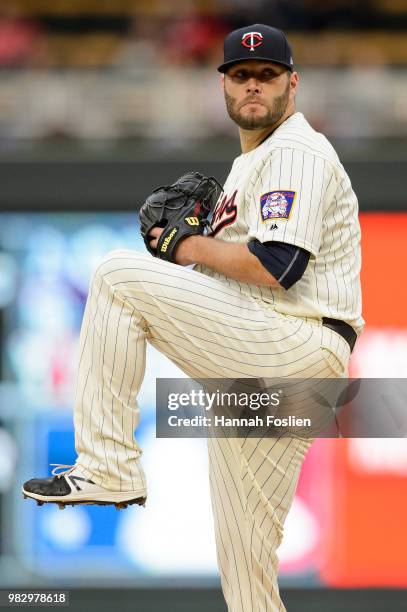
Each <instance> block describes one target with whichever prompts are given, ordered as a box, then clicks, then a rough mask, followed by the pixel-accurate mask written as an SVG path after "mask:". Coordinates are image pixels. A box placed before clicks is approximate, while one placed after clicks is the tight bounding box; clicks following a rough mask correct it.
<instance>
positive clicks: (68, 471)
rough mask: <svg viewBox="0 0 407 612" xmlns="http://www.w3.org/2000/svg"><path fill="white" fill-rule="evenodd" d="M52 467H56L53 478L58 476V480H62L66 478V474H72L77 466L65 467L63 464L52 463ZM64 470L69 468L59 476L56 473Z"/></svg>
mask: <svg viewBox="0 0 407 612" xmlns="http://www.w3.org/2000/svg"><path fill="white" fill-rule="evenodd" d="M50 465H55V466H56V467H54V469H53V470H52V475H53V476H58V478H61V476H65V474H70V473H71V472H72V470H74V469H75V467H76V466H75V465H64V464H63V463H50ZM62 468H68V469H66V470H65V471H64V472H60V473H59V474H57V473H56V472H57V471H58V470H61V469H62Z"/></svg>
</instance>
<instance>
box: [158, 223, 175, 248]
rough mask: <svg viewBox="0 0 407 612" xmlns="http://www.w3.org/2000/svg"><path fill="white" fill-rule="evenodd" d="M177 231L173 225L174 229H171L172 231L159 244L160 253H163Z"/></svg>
mask: <svg viewBox="0 0 407 612" xmlns="http://www.w3.org/2000/svg"><path fill="white" fill-rule="evenodd" d="M177 232H178V230H177V228H176V227H174V229H173V230H172V232H171V233H170V234H168V236H167V237H166V238H165V239H164V242H163V244H162V246H161V253H165V252H166V250H167V249H168V245H169V244H170V242H171V240H172V239H173V238H174V236H175V234H176V233H177Z"/></svg>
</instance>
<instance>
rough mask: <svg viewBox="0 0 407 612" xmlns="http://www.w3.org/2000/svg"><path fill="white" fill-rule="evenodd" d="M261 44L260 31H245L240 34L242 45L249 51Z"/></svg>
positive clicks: (261, 35)
mask: <svg viewBox="0 0 407 612" xmlns="http://www.w3.org/2000/svg"><path fill="white" fill-rule="evenodd" d="M262 44H263V34H262V33H261V32H246V34H243V36H242V45H243V46H244V47H246V48H247V49H250V51H254V49H255V47H259V46H260V45H262Z"/></svg>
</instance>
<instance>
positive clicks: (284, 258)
mask: <svg viewBox="0 0 407 612" xmlns="http://www.w3.org/2000/svg"><path fill="white" fill-rule="evenodd" d="M247 246H248V247H249V250H250V252H251V253H253V255H255V256H256V257H257V258H258V259H259V260H260V262H261V263H262V265H263V266H264V267H265V268H266V270H268V272H270V274H272V275H273V276H274V278H275V279H276V280H278V282H279V283H280V285H281V286H282V287H284V289H290V287H292V286H293V285H294V284H295V283H296V282H297V281H299V280H300V278H301V276H302V275H303V274H304V272H305V269H306V267H307V265H308V262H309V258H310V253H309V252H308V251H306V250H305V249H302V248H301V247H297V246H294V245H293V244H286V243H285V242H259V240H251V241H250V242H249V243H248V245H247Z"/></svg>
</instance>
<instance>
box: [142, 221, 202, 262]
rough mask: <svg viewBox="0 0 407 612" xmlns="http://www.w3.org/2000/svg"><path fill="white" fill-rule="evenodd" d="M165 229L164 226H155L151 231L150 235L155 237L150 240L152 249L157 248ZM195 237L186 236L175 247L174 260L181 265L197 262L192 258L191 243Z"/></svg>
mask: <svg viewBox="0 0 407 612" xmlns="http://www.w3.org/2000/svg"><path fill="white" fill-rule="evenodd" d="M163 231H164V228H162V227H153V229H152V230H151V232H149V234H148V235H149V236H152V237H154V240H152V241H151V242H150V246H151V248H152V249H156V248H157V244H158V239H159V238H160V236H161V234H162V233H163ZM193 238H194V236H189V237H187V238H184V240H183V241H182V242H180V243H179V244H178V245H177V248H176V249H175V253H174V261H175V263H176V264H178V265H179V266H189V265H190V264H193V263H195V262H194V261H193V260H192V258H191V253H190V250H191V249H190V245H191V241H192V239H193Z"/></svg>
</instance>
